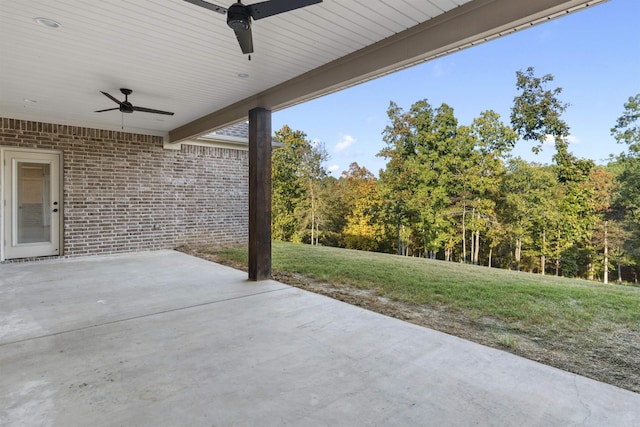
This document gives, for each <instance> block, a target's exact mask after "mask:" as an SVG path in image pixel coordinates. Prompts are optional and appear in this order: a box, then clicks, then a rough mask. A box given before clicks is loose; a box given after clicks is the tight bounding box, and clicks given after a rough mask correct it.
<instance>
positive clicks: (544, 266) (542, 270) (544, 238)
mask: <svg viewBox="0 0 640 427" xmlns="http://www.w3.org/2000/svg"><path fill="white" fill-rule="evenodd" d="M546 253H547V230H546V229H544V228H543V229H542V254H541V255H540V274H542V275H544V274H545V272H546V269H547V257H546V255H545V254H546Z"/></svg>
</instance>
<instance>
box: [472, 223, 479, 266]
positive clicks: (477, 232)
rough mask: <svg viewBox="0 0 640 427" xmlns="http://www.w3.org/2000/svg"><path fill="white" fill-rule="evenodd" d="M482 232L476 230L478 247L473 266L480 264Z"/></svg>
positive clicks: (476, 247) (474, 254)
mask: <svg viewBox="0 0 640 427" xmlns="http://www.w3.org/2000/svg"><path fill="white" fill-rule="evenodd" d="M479 258H480V230H476V246H475V252H474V253H473V264H474V265H478V264H480V262H479V261H480V259H479Z"/></svg>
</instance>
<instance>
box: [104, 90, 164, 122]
mask: <svg viewBox="0 0 640 427" xmlns="http://www.w3.org/2000/svg"><path fill="white" fill-rule="evenodd" d="M100 92H101V93H102V94H103V95H104V96H106V97H107V98H109V99H110V100H112V101H113V102H115V103H116V104H118V105H119V107H115V108H107V109H106V110H98V111H96V113H102V112H104V111H114V110H120V112H122V113H133V112H134V111H142V112H144V113H153V114H165V115H167V116H173V113H171V112H169V111H161V110H154V109H152V108H145V107H136V106H135V105H133V104H131V103H130V102H129V95H131V93H132V92H133V91H132V90H131V89H125V88H122V89H120V92H122V94H123V95H124V101H119V100H118V99H116V98H114V97H113V96H111V95H109V94H108V93H107V92H102V91H100Z"/></svg>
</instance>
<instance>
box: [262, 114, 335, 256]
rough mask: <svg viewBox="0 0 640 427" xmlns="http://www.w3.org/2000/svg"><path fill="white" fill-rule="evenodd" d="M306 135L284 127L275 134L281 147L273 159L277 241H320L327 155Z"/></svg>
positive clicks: (273, 206) (273, 230) (320, 146)
mask: <svg viewBox="0 0 640 427" xmlns="http://www.w3.org/2000/svg"><path fill="white" fill-rule="evenodd" d="M306 138H307V135H306V134H305V133H304V132H302V131H299V130H293V129H291V128H290V127H289V126H287V125H285V126H283V127H282V129H280V130H279V131H277V132H276V133H275V139H276V141H278V142H280V143H281V144H282V147H279V148H277V149H276V150H274V153H273V160H272V169H271V173H272V216H273V222H272V234H273V238H274V239H278V240H286V241H298V242H301V241H303V240H307V238H308V239H309V242H310V243H312V244H315V243H317V242H318V239H317V238H316V237H317V234H318V229H319V224H320V221H319V216H318V214H319V197H320V193H321V189H322V183H323V179H324V178H325V177H326V175H327V173H326V169H325V168H324V165H323V163H324V162H325V161H326V159H327V153H326V150H325V149H324V146H323V145H322V144H312V143H311V142H310V141H308V140H307V139H306Z"/></svg>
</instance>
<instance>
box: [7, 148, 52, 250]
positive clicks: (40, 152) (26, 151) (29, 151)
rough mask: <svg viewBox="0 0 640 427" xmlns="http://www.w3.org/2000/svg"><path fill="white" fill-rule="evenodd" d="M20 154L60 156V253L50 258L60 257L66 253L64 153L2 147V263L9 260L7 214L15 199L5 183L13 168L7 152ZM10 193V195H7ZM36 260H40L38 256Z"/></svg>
mask: <svg viewBox="0 0 640 427" xmlns="http://www.w3.org/2000/svg"><path fill="white" fill-rule="evenodd" d="M8 151H10V152H19V153H30V154H45V155H51V154H53V155H57V156H58V182H57V183H56V185H57V186H58V194H59V198H58V206H59V213H58V224H57V225H58V253H57V254H56V255H50V256H60V255H63V253H64V238H63V237H64V191H63V190H64V187H63V183H64V177H63V175H64V170H63V165H64V159H63V153H62V151H60V150H41V149H34V148H22V147H12V146H6V145H5V146H0V261H4V260H6V259H7V250H6V248H7V244H8V243H9V242H8V239H9V238H10V236H7V235H6V232H5V231H6V228H7V227H6V226H7V224H6V222H7V221H8V220H9V218H8V217H9V215H8V214H7V209H9V203H8V198H9V197H13V194H12V193H11V189H8V185H7V183H6V182H5V172H6V169H7V168H11V165H10V164H8V162H7V154H6V153H7V152H8ZM7 191H8V194H7ZM36 258H39V257H37V256H36Z"/></svg>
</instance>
